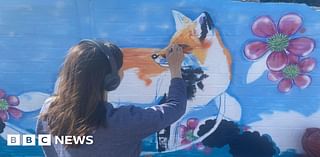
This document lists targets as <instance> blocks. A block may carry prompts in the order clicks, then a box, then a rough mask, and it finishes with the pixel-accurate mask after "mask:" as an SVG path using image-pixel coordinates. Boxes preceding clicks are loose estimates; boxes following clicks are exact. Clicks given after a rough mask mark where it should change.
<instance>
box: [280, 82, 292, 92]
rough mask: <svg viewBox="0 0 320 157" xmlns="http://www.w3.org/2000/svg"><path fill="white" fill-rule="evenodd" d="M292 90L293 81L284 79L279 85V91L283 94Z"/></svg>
mask: <svg viewBox="0 0 320 157" xmlns="http://www.w3.org/2000/svg"><path fill="white" fill-rule="evenodd" d="M291 88H292V80H291V79H283V80H281V81H280V82H279V84H278V90H279V91H280V92H283V93H286V92H289V91H290V89H291Z"/></svg>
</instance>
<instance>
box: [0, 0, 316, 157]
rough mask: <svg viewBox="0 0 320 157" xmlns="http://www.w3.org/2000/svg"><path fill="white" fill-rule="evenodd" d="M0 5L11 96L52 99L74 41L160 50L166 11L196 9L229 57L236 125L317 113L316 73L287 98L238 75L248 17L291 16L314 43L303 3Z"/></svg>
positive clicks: (166, 30)
mask: <svg viewBox="0 0 320 157" xmlns="http://www.w3.org/2000/svg"><path fill="white" fill-rule="evenodd" d="M0 3H1V5H0V88H1V89H5V90H6V92H7V93H9V94H11V95H20V94H22V93H25V92H29V91H39V92H43V93H52V92H53V88H54V83H55V80H56V77H57V73H58V70H59V67H60V65H61V63H62V61H63V59H64V56H65V54H66V52H67V50H68V48H69V47H70V46H71V45H73V44H76V43H77V42H78V41H79V40H80V39H82V38H101V39H107V40H110V41H113V42H114V43H115V44H117V45H119V47H137V48H138V47H159V48H162V47H165V46H166V45H167V44H168V42H169V40H170V38H171V36H172V34H173V33H174V32H175V24H174V20H173V18H172V15H171V10H173V9H174V10H178V11H180V12H182V13H184V14H185V15H186V16H188V17H190V18H191V19H194V18H196V17H198V15H199V14H200V13H201V12H202V11H207V12H209V14H210V15H211V16H212V18H213V21H214V24H215V27H216V28H218V29H219V31H220V34H221V36H222V39H223V41H224V44H225V46H226V47H227V48H228V49H229V50H230V52H231V54H232V58H233V65H232V67H233V71H232V73H233V79H232V82H231V85H230V86H229V89H228V93H229V94H231V95H233V96H235V97H236V98H237V100H238V101H239V102H240V103H241V108H242V117H241V120H240V121H239V124H240V125H247V124H250V123H253V122H256V121H259V120H261V116H260V115H261V114H269V115H270V114H272V113H273V112H274V111H280V112H288V111H295V112H297V113H299V114H301V115H303V116H305V117H308V116H310V115H312V114H314V113H316V112H318V110H319V107H320V103H319V102H320V92H319V87H320V79H319V78H320V70H319V67H316V69H315V70H314V71H313V72H312V73H311V76H312V78H313V81H312V84H311V86H310V87H308V88H307V89H304V90H299V89H297V88H293V90H292V91H291V92H290V93H289V94H282V93H279V92H278V91H277V89H276V85H277V84H276V83H273V82H271V81H269V80H267V78H266V77H267V76H266V74H267V73H265V74H264V75H263V77H261V78H260V79H258V80H257V81H255V82H254V83H252V84H246V74H247V72H248V69H249V67H250V65H251V64H252V62H249V61H247V60H246V59H245V58H244V56H243V48H244V45H245V43H246V42H247V41H248V40H253V39H257V38H258V37H256V36H254V35H253V34H252V32H251V25H252V23H253V22H254V20H255V19H256V17H258V16H261V15H269V16H271V17H272V19H274V21H278V20H279V18H280V17H281V16H283V15H284V14H286V13H290V12H295V13H298V14H299V15H300V16H301V17H302V18H303V27H304V28H305V30H306V31H305V32H304V33H301V32H299V33H298V34H297V36H308V37H310V38H313V39H314V40H315V42H316V45H317V44H318V45H319V43H320V33H319V32H320V12H316V11H314V10H312V9H310V8H309V7H307V6H305V5H303V4H282V3H281V4H280V3H276V4H274V3H268V4H259V3H241V2H236V1H230V0H215V1H212V0H188V1H185V0H177V1H161V2H160V1H156V0H148V1H143V0H136V1H126V0H108V1H103V0H96V1H90V0H79V1H76V0H75V1H63V0H56V1H36V0H28V1H2V2H0ZM319 53H320V49H319V46H318V47H316V48H315V49H314V51H313V53H312V54H311V56H312V57H314V58H316V60H317V61H320V55H319ZM37 113H38V112H32V113H28V114H25V115H24V117H23V118H22V120H20V121H19V120H14V119H11V120H10V122H11V123H13V124H16V125H17V126H19V125H20V126H21V125H25V126H22V127H25V129H27V130H30V131H32V128H33V127H34V125H35V123H34V122H35V121H29V122H28V121H26V120H25V121H24V120H23V119H28V120H29V119H30V118H32V117H34V116H36V115H37ZM318 113H319V112H318ZM319 114H320V113H319ZM267 127H272V126H267ZM315 127H317V126H315ZM318 127H319V126H318ZM275 129H277V128H275ZM297 142H300V141H297ZM276 144H277V143H276ZM0 148H1V149H0V151H1V152H0V156H42V153H41V150H40V148H39V147H7V146H6V144H5V141H4V140H1V143H0ZM212 154H214V155H212V156H219V157H222V156H223V157H228V156H231V155H230V154H229V153H228V148H227V147H224V148H221V149H214V151H213V153H212ZM287 154H289V155H287V156H293V155H290V153H287ZM157 156H193V157H196V156H206V154H204V153H202V152H199V151H179V152H174V153H169V154H163V155H161V154H160V155H157ZM210 156H211V155H210Z"/></svg>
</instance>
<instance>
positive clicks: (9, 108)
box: [0, 89, 22, 121]
mask: <svg viewBox="0 0 320 157" xmlns="http://www.w3.org/2000/svg"><path fill="white" fill-rule="evenodd" d="M19 103H20V102H19V98H18V97H17V96H6V93H5V91H4V90H2V89H0V118H1V119H2V120H3V121H7V120H8V119H9V114H10V115H11V116H13V117H14V118H16V119H18V118H20V117H21V116H22V111H20V110H19V109H17V108H15V107H14V106H18V105H19ZM8 113H9V114H8Z"/></svg>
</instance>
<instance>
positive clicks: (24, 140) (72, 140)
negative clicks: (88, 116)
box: [7, 134, 93, 146]
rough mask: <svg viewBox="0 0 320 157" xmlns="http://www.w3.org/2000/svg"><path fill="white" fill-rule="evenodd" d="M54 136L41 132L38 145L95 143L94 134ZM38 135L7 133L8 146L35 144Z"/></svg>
mask: <svg viewBox="0 0 320 157" xmlns="http://www.w3.org/2000/svg"><path fill="white" fill-rule="evenodd" d="M53 137H54V138H53V139H52V136H51V135H50V134H39V135H38V136H37V139H38V146H51V144H64V145H70V144H87V145H91V144H93V136H53ZM35 145H36V135H34V134H23V135H20V134H7V146H35Z"/></svg>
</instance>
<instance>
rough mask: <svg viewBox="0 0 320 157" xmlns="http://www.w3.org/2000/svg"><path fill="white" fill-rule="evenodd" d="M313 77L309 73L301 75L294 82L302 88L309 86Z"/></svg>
mask: <svg viewBox="0 0 320 157" xmlns="http://www.w3.org/2000/svg"><path fill="white" fill-rule="evenodd" d="M311 80H312V79H311V77H310V76H309V75H299V76H297V77H296V78H294V83H295V84H296V85H297V86H298V87H299V88H300V89H304V88H307V87H308V86H309V85H310V83H311Z"/></svg>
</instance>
